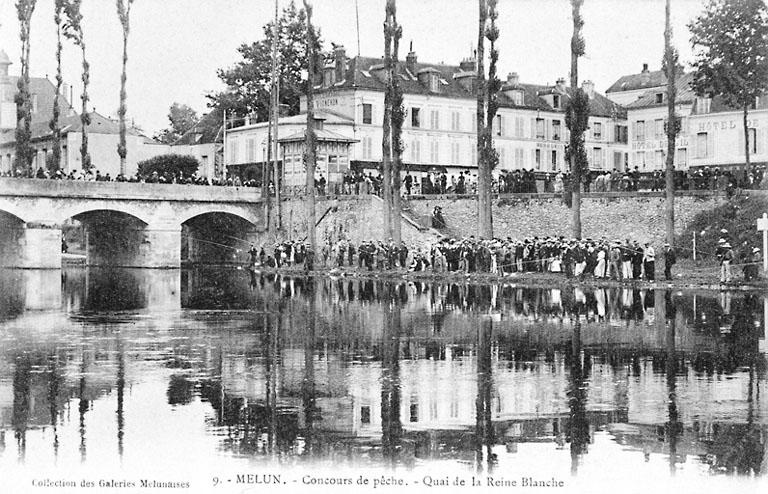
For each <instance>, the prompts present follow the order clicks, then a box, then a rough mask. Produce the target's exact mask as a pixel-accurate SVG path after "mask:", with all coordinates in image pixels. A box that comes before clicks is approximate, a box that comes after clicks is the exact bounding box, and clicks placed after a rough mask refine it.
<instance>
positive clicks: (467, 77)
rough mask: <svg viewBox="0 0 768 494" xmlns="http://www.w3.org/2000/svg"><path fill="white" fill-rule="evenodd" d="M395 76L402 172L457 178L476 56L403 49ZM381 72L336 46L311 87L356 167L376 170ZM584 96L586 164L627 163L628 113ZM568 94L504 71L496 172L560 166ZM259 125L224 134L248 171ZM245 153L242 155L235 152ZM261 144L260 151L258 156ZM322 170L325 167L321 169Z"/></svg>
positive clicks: (472, 116) (287, 128)
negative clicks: (450, 58) (455, 58)
mask: <svg viewBox="0 0 768 494" xmlns="http://www.w3.org/2000/svg"><path fill="white" fill-rule="evenodd" d="M397 77H398V78H399V80H398V82H399V84H400V87H401V88H402V91H403V106H404V109H405V112H406V114H405V123H404V126H403V134H402V140H403V145H404V152H403V164H404V169H405V170H410V171H416V172H428V171H442V172H447V173H449V174H458V173H459V172H460V171H465V172H467V171H468V172H470V173H472V172H474V171H475V170H476V169H477V146H476V133H477V130H476V129H477V121H476V108H477V106H476V105H477V103H476V101H477V100H476V94H475V88H476V72H475V62H474V60H473V59H471V58H470V59H465V60H463V61H462V62H461V63H460V64H459V65H456V66H454V65H445V64H429V63H419V62H418V61H417V57H416V54H415V53H414V52H410V53H409V54H408V56H407V57H406V60H405V62H404V63H401V64H399V69H398V73H397ZM385 78H386V73H385V70H384V65H383V64H382V61H381V59H378V58H370V57H360V56H358V57H354V58H348V57H347V56H346V53H345V50H344V48H343V47H341V46H337V47H335V49H334V53H333V56H332V59H331V62H329V63H328V64H327V65H326V66H325V68H324V70H323V71H322V74H320V75H319V76H318V79H317V81H316V85H315V103H314V104H315V109H316V111H317V112H318V114H319V115H321V118H323V119H324V128H325V130H327V131H331V132H334V133H336V134H339V135H341V136H346V137H347V138H348V139H350V140H351V142H352V143H353V144H352V146H351V156H350V166H351V167H352V168H353V169H357V170H366V169H376V168H378V166H379V164H380V162H381V158H382V151H381V142H382V138H383V130H382V120H383V113H384V91H385V88H386V82H385ZM583 88H584V90H585V91H586V92H587V94H588V95H589V97H590V132H589V133H588V135H587V139H586V141H587V148H588V149H587V152H588V156H589V159H590V168H591V169H595V170H612V169H613V168H614V167H619V168H620V169H624V166H625V164H626V159H627V158H626V146H627V144H626V138H627V124H626V111H625V110H624V108H622V107H621V106H620V105H618V104H616V103H614V102H612V101H610V100H609V99H607V98H606V97H604V96H602V95H601V94H599V93H597V92H596V91H595V90H594V85H593V84H592V83H590V82H585V83H584V86H583ZM571 92H572V90H571V89H570V88H568V87H566V85H565V80H564V79H561V80H558V81H557V83H556V84H555V85H534V84H525V83H521V82H520V79H519V77H518V75H517V74H514V73H513V74H510V75H509V76H508V77H507V78H506V80H505V81H504V82H503V84H502V88H501V93H500V94H499V98H498V101H499V110H498V112H497V114H496V116H495V118H494V121H493V137H494V145H495V147H496V149H497V150H498V153H499V166H498V168H497V172H498V171H502V170H521V169H526V170H531V169H532V170H534V171H536V172H539V173H540V174H543V173H545V172H549V173H556V172H559V171H566V170H567V169H568V165H567V163H566V161H565V146H566V143H567V140H568V131H567V129H566V125H565V107H566V105H567V103H568V100H569V98H570V95H571ZM306 110H307V103H306V98H305V97H302V99H301V111H302V113H303V114H304V115H298V116H296V117H287V118H282V119H281V120H280V123H279V127H278V133H279V135H287V134H293V133H295V132H298V131H300V129H303V126H304V122H305V119H306V116H305V112H306ZM266 132H267V124H266V123H257V124H250V123H248V124H247V125H244V126H242V127H240V128H235V129H231V130H229V131H228V133H227V141H228V144H227V164H228V165H230V166H231V167H235V168H236V169H241V170H242V169H247V168H248V167H249V165H256V166H255V167H253V166H252V168H258V165H259V164H260V163H261V162H262V161H263V160H264V159H266V142H267V138H266ZM243 147H245V148H246V149H247V150H248V151H247V152H244V153H241V152H240V151H241V148H243ZM259 148H260V149H261V155H259ZM321 171H322V170H321Z"/></svg>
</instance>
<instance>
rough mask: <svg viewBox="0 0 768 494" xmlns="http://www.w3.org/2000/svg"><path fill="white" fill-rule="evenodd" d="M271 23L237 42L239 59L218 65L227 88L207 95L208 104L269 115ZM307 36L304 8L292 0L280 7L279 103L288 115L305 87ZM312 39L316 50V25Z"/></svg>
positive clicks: (262, 116) (261, 116) (238, 113)
mask: <svg viewBox="0 0 768 494" xmlns="http://www.w3.org/2000/svg"><path fill="white" fill-rule="evenodd" d="M273 26H274V21H270V22H268V23H267V24H266V25H265V26H264V27H263V28H262V30H263V33H264V37H263V38H262V39H260V40H258V41H255V42H253V43H251V44H242V45H240V47H239V48H238V49H237V51H238V53H240V55H241V56H242V60H240V61H239V62H237V63H236V64H235V65H234V66H233V67H230V68H227V69H219V71H218V76H219V79H221V80H222V82H224V84H226V86H227V88H228V89H227V90H226V91H223V92H218V93H213V94H210V95H208V98H209V99H210V106H215V107H218V108H221V109H224V110H226V111H227V112H228V113H229V114H231V115H235V116H240V117H244V116H246V115H253V114H255V115H256V116H257V118H258V119H259V120H260V121H264V120H267V119H268V118H269V108H270V105H269V100H270V86H271V82H272V81H271V71H272V51H271V48H272V39H273V34H272V30H273ZM306 37H307V23H306V11H305V10H304V8H301V9H299V8H297V7H296V4H295V2H294V1H293V0H292V1H291V3H290V4H289V5H288V6H287V7H285V8H283V11H282V15H281V17H280V19H279V22H278V46H279V51H278V71H279V72H278V77H279V80H280V103H281V104H283V105H286V106H287V107H288V111H289V113H290V114H291V115H295V114H298V113H299V98H300V97H301V95H302V94H304V92H305V90H306V80H303V78H302V75H303V73H304V72H306V69H307V46H306ZM314 39H315V42H316V52H317V53H320V51H321V49H322V41H321V40H320V33H319V30H318V29H315V36H314Z"/></svg>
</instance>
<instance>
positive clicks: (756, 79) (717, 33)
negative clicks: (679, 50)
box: [688, 0, 768, 175]
mask: <svg viewBox="0 0 768 494" xmlns="http://www.w3.org/2000/svg"><path fill="white" fill-rule="evenodd" d="M688 28H689V29H690V31H691V43H692V45H693V48H694V52H695V56H696V59H695V61H694V62H693V68H694V80H693V86H694V89H695V90H696V93H697V94H699V95H707V96H710V97H712V96H720V97H721V98H722V99H723V101H724V102H725V104H727V105H729V106H732V107H734V108H739V109H741V111H742V116H743V119H742V120H743V130H744V157H745V161H744V173H745V175H746V174H748V173H749V171H750V139H749V125H748V119H749V110H750V109H751V108H752V107H754V106H755V102H756V100H757V98H758V97H759V96H761V95H763V93H765V91H766V90H768V6H766V3H765V1H764V0H709V1H708V2H707V4H706V6H705V8H704V12H703V13H702V14H701V15H700V16H699V17H697V18H696V19H695V20H694V21H693V22H691V23H690V24H689V25H688Z"/></svg>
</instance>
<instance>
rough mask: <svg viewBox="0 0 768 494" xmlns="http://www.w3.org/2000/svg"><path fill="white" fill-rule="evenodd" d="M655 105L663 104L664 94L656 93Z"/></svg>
mask: <svg viewBox="0 0 768 494" xmlns="http://www.w3.org/2000/svg"><path fill="white" fill-rule="evenodd" d="M656 103H664V93H656Z"/></svg>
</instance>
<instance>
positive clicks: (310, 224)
mask: <svg viewBox="0 0 768 494" xmlns="http://www.w3.org/2000/svg"><path fill="white" fill-rule="evenodd" d="M304 10H305V11H306V13H307V134H306V140H305V155H304V168H305V170H306V181H305V188H306V196H305V197H306V202H305V207H306V209H307V240H308V241H309V245H310V247H311V248H312V252H314V253H316V252H317V236H316V235H315V223H316V220H315V168H316V167H317V135H316V133H315V101H314V100H315V68H316V66H317V64H318V57H317V39H316V37H315V28H314V27H313V26H312V4H311V3H310V1H309V0H304ZM311 299H312V300H314V294H312V297H311ZM313 317H314V316H313Z"/></svg>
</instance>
